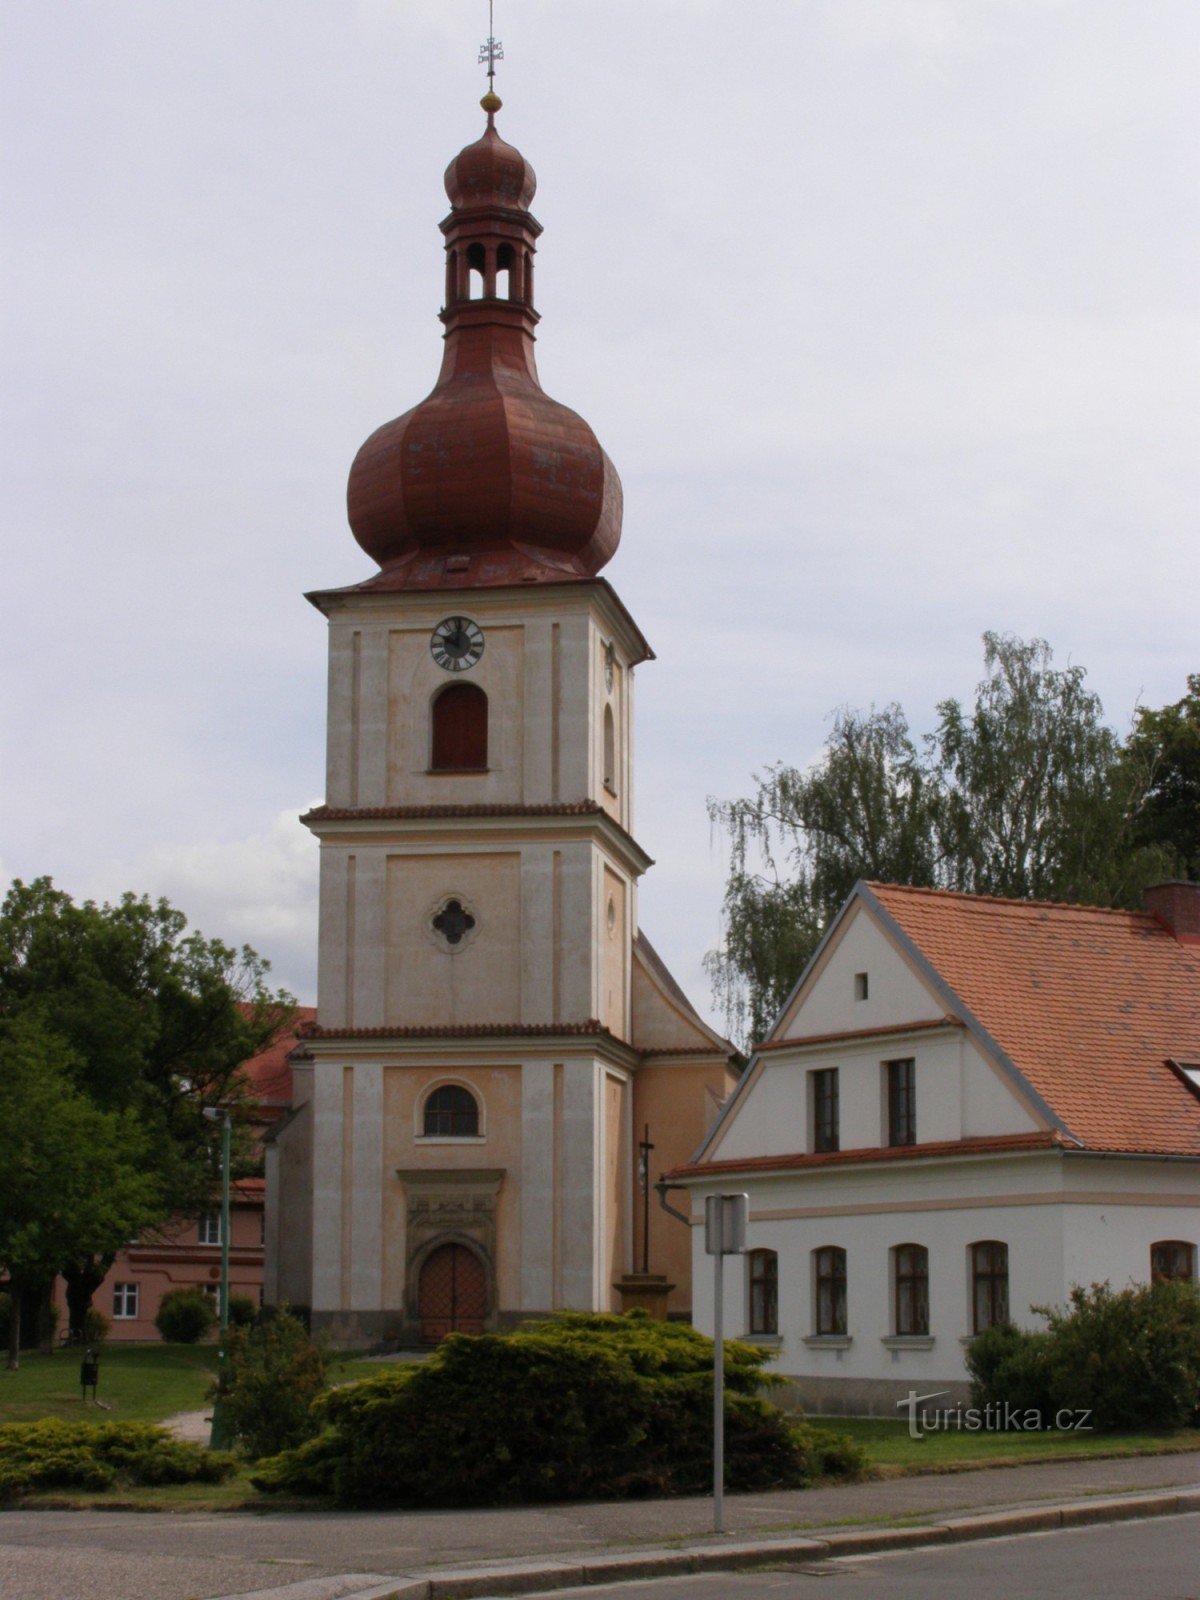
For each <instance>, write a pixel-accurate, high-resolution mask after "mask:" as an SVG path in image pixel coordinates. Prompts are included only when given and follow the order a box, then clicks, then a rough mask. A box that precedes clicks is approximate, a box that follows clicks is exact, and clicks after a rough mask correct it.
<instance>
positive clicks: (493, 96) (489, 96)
mask: <svg viewBox="0 0 1200 1600" xmlns="http://www.w3.org/2000/svg"><path fill="white" fill-rule="evenodd" d="M479 104H480V105H481V106H482V107H483V109H484V110H485V111H486V112H487V114H488V116H489V117H490V116H494V115H495V113H496V112H497V111H499V109H500V107H501V106H502V105H503V104H504V101H503V100H501V98H500V96H499V95H498V94H497V93H496V91H495V90H494V89H489V90H488V92H487V93H486V94H485V95H484V97H483V99H482V100H481V101H480V102H479Z"/></svg>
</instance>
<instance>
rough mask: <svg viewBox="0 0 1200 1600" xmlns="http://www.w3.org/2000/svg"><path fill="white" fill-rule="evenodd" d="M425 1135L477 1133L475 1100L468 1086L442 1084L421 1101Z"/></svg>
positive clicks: (453, 1136)
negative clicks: (423, 1103) (423, 1111)
mask: <svg viewBox="0 0 1200 1600" xmlns="http://www.w3.org/2000/svg"><path fill="white" fill-rule="evenodd" d="M424 1127H425V1137H426V1138H427V1139H429V1138H435V1139H475V1138H478V1136H479V1102H478V1101H477V1100H476V1098H475V1096H474V1095H473V1094H472V1093H471V1091H470V1090H469V1089H464V1088H462V1087H461V1086H460V1085H459V1084H457V1083H444V1084H443V1085H442V1087H441V1088H440V1089H435V1090H434V1091H433V1093H432V1094H431V1095H430V1096H429V1098H428V1100H426V1102H425V1123H424Z"/></svg>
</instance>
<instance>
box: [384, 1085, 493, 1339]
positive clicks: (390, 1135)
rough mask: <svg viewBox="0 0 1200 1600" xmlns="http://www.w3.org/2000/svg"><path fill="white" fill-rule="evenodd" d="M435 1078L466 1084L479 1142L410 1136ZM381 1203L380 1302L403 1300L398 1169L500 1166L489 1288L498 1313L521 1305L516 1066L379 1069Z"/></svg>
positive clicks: (403, 1222) (403, 1216) (393, 1304)
mask: <svg viewBox="0 0 1200 1600" xmlns="http://www.w3.org/2000/svg"><path fill="white" fill-rule="evenodd" d="M442 1083H458V1084H462V1085H463V1086H464V1087H466V1088H469V1089H470V1090H471V1091H472V1093H474V1094H475V1095H476V1096H477V1098H478V1099H479V1101H480V1104H481V1107H482V1111H483V1122H482V1127H483V1134H482V1136H481V1137H480V1138H478V1139H462V1140H459V1139H426V1138H424V1137H423V1135H420V1134H418V1133H417V1131H416V1130H417V1128H418V1127H420V1126H421V1125H422V1118H421V1116H420V1111H421V1107H422V1105H423V1103H424V1100H425V1096H426V1095H427V1094H428V1093H430V1092H431V1091H432V1090H433V1089H435V1088H436V1087H437V1086H438V1085H439V1084H442ZM383 1084H384V1089H383V1106H384V1125H385V1128H386V1132H385V1135H384V1140H383V1168H384V1170H383V1174H382V1195H381V1206H382V1212H383V1237H382V1249H383V1274H382V1289H383V1306H384V1307H385V1308H388V1309H396V1308H398V1307H400V1306H402V1305H403V1304H404V1289H405V1281H404V1272H405V1252H406V1245H405V1230H406V1227H407V1213H406V1209H405V1192H404V1185H403V1183H402V1182H401V1180H400V1179H399V1178H398V1177H397V1176H396V1172H397V1169H403V1170H408V1169H412V1168H427V1169H428V1170H430V1171H431V1172H436V1171H446V1170H447V1169H449V1170H451V1171H462V1170H463V1169H468V1170H470V1169H478V1168H485V1169H490V1170H496V1169H503V1171H504V1177H503V1179H502V1180H501V1183H500V1190H499V1193H498V1195H497V1197H496V1248H497V1260H496V1291H497V1298H498V1302H499V1306H500V1309H501V1310H509V1309H512V1308H516V1307H519V1306H520V1303H521V1301H520V1282H521V1068H520V1067H519V1066H485V1065H475V1064H473V1063H471V1062H469V1061H465V1062H460V1063H456V1064H454V1065H453V1066H449V1065H447V1064H446V1063H439V1064H431V1065H428V1066H385V1067H384V1073H383Z"/></svg>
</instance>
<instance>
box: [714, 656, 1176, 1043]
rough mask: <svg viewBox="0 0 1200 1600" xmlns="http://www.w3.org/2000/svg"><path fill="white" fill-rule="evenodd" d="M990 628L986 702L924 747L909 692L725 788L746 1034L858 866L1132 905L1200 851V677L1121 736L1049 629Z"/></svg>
mask: <svg viewBox="0 0 1200 1600" xmlns="http://www.w3.org/2000/svg"><path fill="white" fill-rule="evenodd" d="M983 642H984V669H985V676H984V678H983V680H982V681H981V682H980V684H979V685H978V687H977V689H976V692H975V699H974V702H973V704H972V705H971V706H969V707H966V708H964V707H963V706H962V705H961V704H960V703H959V701H957V700H954V699H947V700H943V701H942V702H941V703H940V704H939V706H938V708H937V709H938V724H937V727H936V729H935V730H934V732H933V733H931V734H928V735H926V736H925V738H924V739H922V740H921V743H920V745H918V744H917V743H916V742H915V741H914V740H913V738H912V736H911V735H910V732H909V727H908V723H907V720H906V718H905V716H904V713H903V711H902V710H901V709H900V707H899V706H896V705H891V706H888V707H886V708H885V709H884V710H882V711H876V710H874V709H872V710H871V711H869V712H865V713H864V712H858V711H851V710H847V709H843V710H841V711H839V712H837V713H836V715H835V717H834V720H833V727H832V731H831V734H830V737H829V740H828V743H827V744H826V747H825V749H824V751H823V752H822V755H821V757H820V759H819V760H818V761H817V762H816V763H814V764H813V765H812V766H810V767H808V768H806V769H803V770H801V769H798V768H796V767H790V766H786V765H778V766H774V767H771V768H769V769H767V772H766V774H765V776H760V777H756V779H755V790H754V793H753V794H752V795H750V796H749V797H748V798H745V799H739V800H710V801H709V815H710V817H711V818H712V820H713V822H714V823H715V824H716V825H717V826H718V827H719V828H721V829H722V831H723V832H724V833H725V834H726V835H727V836H728V840H729V851H730V870H729V877H728V880H727V883H726V891H725V901H724V906H723V929H722V942H721V946H720V948H719V949H718V950H716V951H714V952H712V953H711V954H710V955H709V957H708V958H707V966H708V970H709V973H710V976H711V978H712V980H713V988H714V993H715V995H716V998H717V1000H718V1003H719V1004H720V1005H721V1006H722V1008H723V1009H724V1012H725V1015H726V1017H727V1019H728V1023H729V1026H730V1028H731V1030H732V1031H733V1033H734V1035H735V1037H738V1038H739V1039H740V1040H743V1041H745V1042H752V1041H753V1040H755V1039H758V1038H761V1037H762V1036H763V1034H764V1033H766V1032H767V1030H768V1029H769V1028H770V1026H771V1023H772V1022H773V1020H774V1018H775V1016H776V1015H777V1014H778V1011H779V1008H780V1006H781V1005H782V1003H783V1001H784V999H785V997H786V995H787V994H788V991H789V990H790V988H791V987H792V985H793V984H794V982H795V980H796V978H797V977H798V976H799V974H800V972H801V971H802V970H803V967H804V964H805V962H806V961H807V959H808V957H809V956H810V955H811V954H812V952H813V951H814V950H815V948H816V946H817V944H818V943H819V942H820V939H821V937H822V935H823V933H824V931H825V929H826V928H827V927H828V926H829V924H830V921H831V920H832V918H833V917H834V916H835V914H836V912H837V910H838V907H839V906H840V905H841V904H842V902H843V901H844V899H845V898H846V896H847V894H848V893H849V892H850V890H851V889H852V888H853V886H854V884H855V883H856V882H857V881H858V880H859V879H860V878H866V879H869V880H877V881H882V882H890V883H906V884H912V885H916V886H923V887H938V888H947V889H958V890H964V891H967V892H969V893H974V894H991V895H1003V896H1012V897H1015V898H1036V899H1047V900H1071V901H1078V902H1082V903H1085V904H1094V905H1134V904H1136V903H1137V901H1138V898H1139V896H1140V893H1141V890H1142V889H1143V888H1144V887H1145V886H1146V884H1148V883H1150V882H1153V881H1154V880H1155V879H1157V878H1161V877H1163V876H1168V875H1170V873H1171V871H1172V870H1173V868H1177V867H1178V866H1179V864H1182V865H1184V866H1187V865H1188V863H1189V862H1192V861H1194V860H1195V859H1196V854H1190V853H1189V851H1190V850H1191V848H1192V847H1193V846H1194V844H1195V833H1196V826H1197V824H1196V817H1197V815H1198V809H1197V808H1198V806H1200V694H1198V693H1197V689H1198V688H1200V679H1194V680H1189V683H1190V686H1191V689H1192V693H1191V694H1190V695H1189V697H1187V698H1186V699H1185V700H1183V701H1181V702H1180V703H1179V705H1178V706H1174V707H1167V708H1165V709H1164V711H1162V712H1146V711H1143V712H1141V713H1139V717H1138V721H1137V724H1136V726H1135V730H1134V733H1133V734H1132V735H1131V738H1130V739H1129V741H1127V742H1126V743H1125V744H1122V742H1121V740H1120V739H1119V738H1118V737H1117V736H1116V734H1114V733H1113V731H1112V730H1111V729H1110V728H1109V727H1108V726H1107V725H1106V724H1105V722H1104V720H1103V708H1102V707H1101V704H1100V701H1099V699H1098V698H1097V696H1096V695H1095V694H1093V693H1092V692H1091V691H1090V690H1089V689H1088V688H1087V686H1086V681H1085V680H1086V673H1085V672H1084V669H1083V668H1082V667H1075V666H1073V667H1067V668H1065V669H1056V668H1055V667H1054V666H1053V664H1052V659H1053V658H1052V652H1051V650H1050V647H1049V645H1047V644H1046V643H1045V642H1044V641H1043V640H1040V639H1034V640H1030V641H1028V642H1026V641H1022V640H1020V639H1015V638H1012V637H1011V636H1008V635H1001V634H995V633H988V634H985V635H984V641H983ZM1197 853H1200V851H1197Z"/></svg>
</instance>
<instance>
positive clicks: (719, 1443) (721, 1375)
mask: <svg viewBox="0 0 1200 1600" xmlns="http://www.w3.org/2000/svg"><path fill="white" fill-rule="evenodd" d="M713 1299H714V1303H713V1532H714V1533H724V1531H725V1529H724V1519H725V1326H724V1320H725V1257H724V1256H723V1255H716V1256H714V1257H713Z"/></svg>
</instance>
